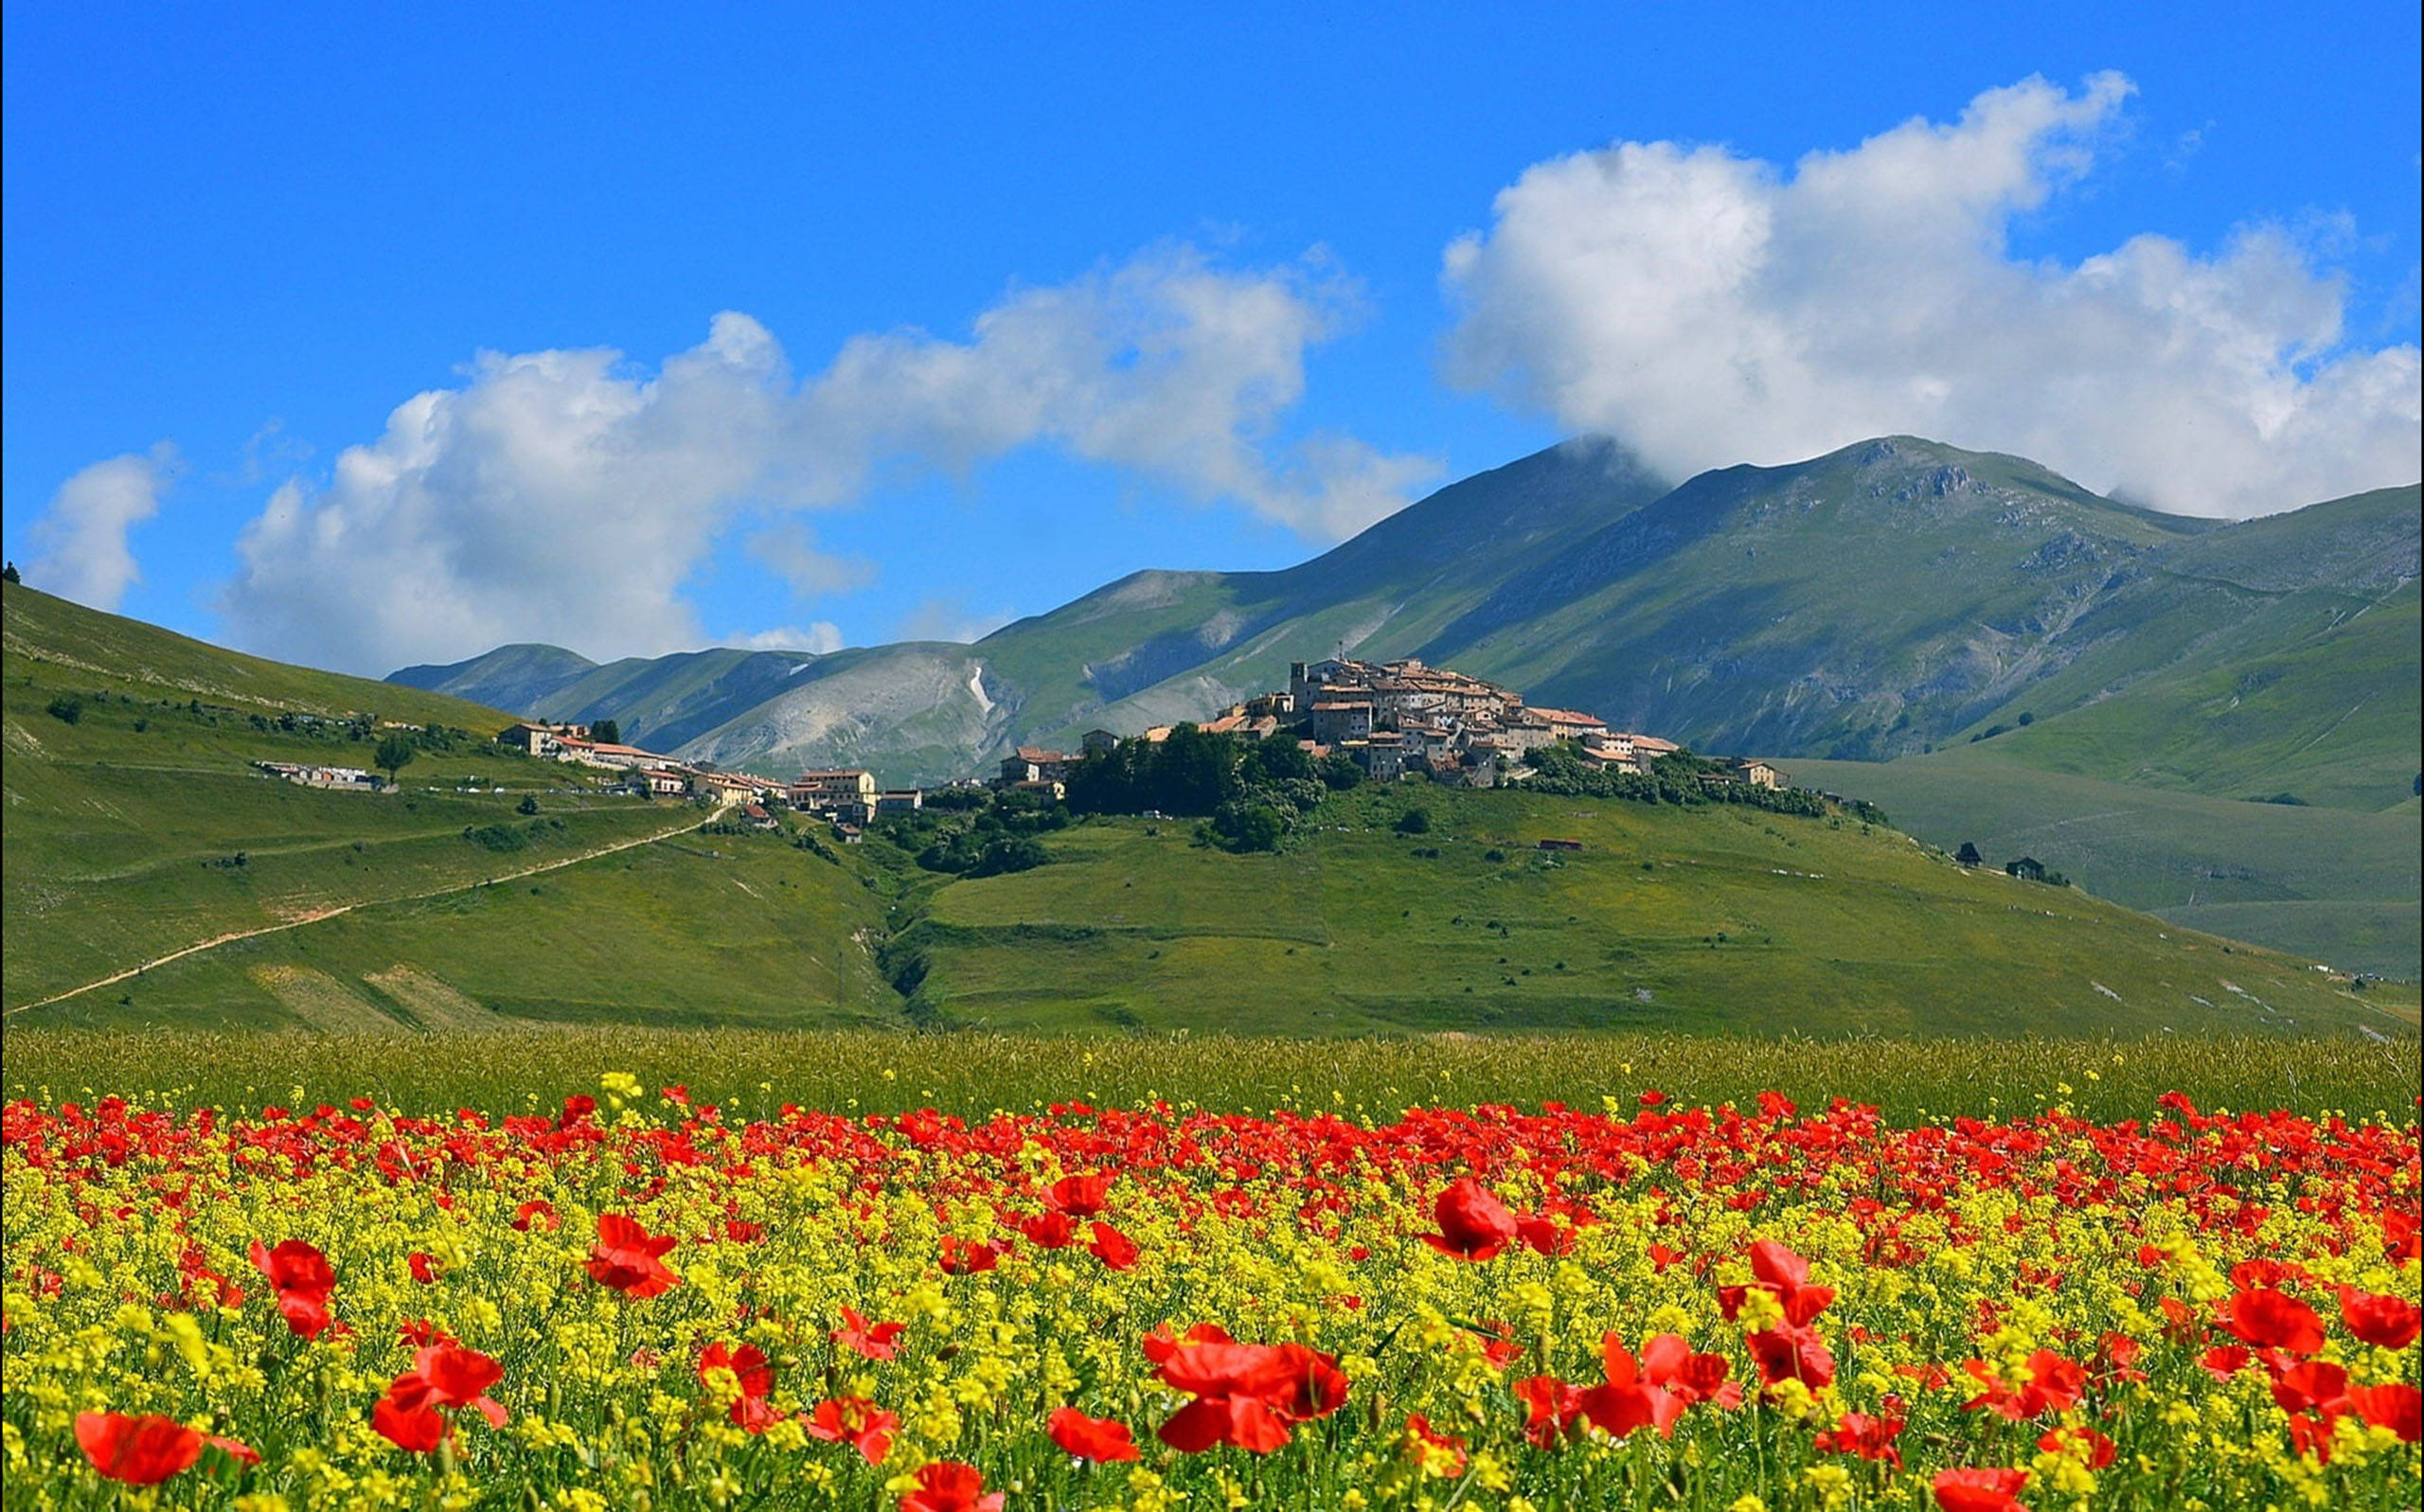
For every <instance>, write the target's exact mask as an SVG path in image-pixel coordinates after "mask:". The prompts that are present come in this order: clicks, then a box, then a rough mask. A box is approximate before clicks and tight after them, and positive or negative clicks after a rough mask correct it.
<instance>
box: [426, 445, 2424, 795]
mask: <svg viewBox="0 0 2424 1512" xmlns="http://www.w3.org/2000/svg"><path fill="white" fill-rule="evenodd" d="M2418 556H2419V550H2418V505H2417V490H2416V489H2415V488H2414V487H2409V488H2404V489H2385V490H2381V491H2379V492H2374V493H2368V494H2362V495H2358V496H2355V497H2352V498H2346V499H2340V500H2334V501H2331V502H2328V503H2325V504H2317V505H2312V506H2309V507H2306V508H2302V509H2297V510H2293V511H2290V512H2289V513H2287V514H2282V515H2275V516H2273V517H2270V518H2265V519H2259V520H2253V521H2247V522H2241V523H2237V524H2224V523H2219V522H2215V521H2210V520H2202V519H2194V518H2188V517H2183V516H2179V515H2167V514H2161V513H2156V512H2154V511H2151V510H2148V509H2143V508H2137V507H2132V506H2130V505H2128V504H2124V503H2120V502H2117V501H2114V500H2112V499H2106V498H2102V497H2099V496H2097V495H2096V494H2094V493H2093V492H2091V491H2089V490H2088V489H2083V488H2081V487H2079V486H2078V485H2076V484H2075V483H2072V482H2071V481H2069V480H2068V479H2065V478H2063V477H2061V476H2059V474H2056V473H2054V472H2052V471H2048V470H2046V469H2044V468H2041V467H2039V466H2037V465H2036V464H2034V463H2031V462H2028V461H2025V460H2023V459H2021V458H2017V457H2010V456H2002V455H1995V454H1980V453H1972V452H1964V451H1960V450H1957V449H1955V448H1952V447H1949V446H1944V445H1940V444H1937V443H1934V442H1930V441H1923V440H1917V439H1914V438H1911V437H1907V436H1895V437H1888V438H1884V439H1880V440H1875V441H1868V442H1863V443H1862V444H1860V445H1857V446H1853V447H1848V448H1845V449H1844V450H1842V451H1839V452H1836V453H1832V454H1828V455H1827V456H1823V457H1819V458H1816V459H1814V460H1812V461H1809V462H1804V463H1798V464H1795V465H1792V466H1788V467H1775V468H1756V467H1747V466H1746V467H1735V468H1727V469H1723V470H1720V471H1713V472H1707V473H1702V475H1700V476H1698V477H1695V478H1693V479H1691V480H1689V481H1688V482H1685V483H1684V484H1683V485H1682V486H1680V487H1669V486H1668V485H1667V483H1666V482H1665V481H1664V480H1662V479H1660V478H1658V477H1657V476H1656V475H1655V474H1653V473H1652V472H1650V471H1649V470H1648V469H1646V468H1645V467H1643V466H1642V465H1641V464H1640V463H1639V462H1638V461H1637V460H1636V459H1635V458H1633V457H1632V456H1631V454H1629V453H1627V452H1626V451H1625V450H1624V449H1623V448H1621V447H1619V446H1617V445H1616V444H1614V443H1613V442H1609V441H1605V440H1588V439H1586V440H1579V441H1575V442H1569V443H1566V444H1564V445H1560V446H1558V447H1553V448H1551V449H1549V450H1547V451H1544V452H1542V453H1539V454H1535V455H1532V456H1528V457H1525V458H1524V459H1522V460H1520V461H1517V462H1514V463H1511V464H1509V465H1508V466H1506V467H1503V468H1499V469H1497V470H1495V471H1489V472H1485V473H1481V474H1479V475H1477V476H1474V477H1471V478H1468V479H1465V480H1464V481H1462V482H1460V483H1457V484H1454V485H1452V486H1451V487H1449V488H1446V489H1441V490H1439V491H1438V492H1437V493H1435V494H1433V495H1431V496H1430V497H1428V498H1426V499H1424V500H1422V501H1420V502H1419V503H1417V504H1415V505H1413V506H1411V507H1408V508H1406V509H1404V510H1402V511H1400V512H1399V513H1398V514H1396V515H1394V516H1392V517H1390V518H1389V519H1387V520H1384V521H1382V522H1381V523H1380V524H1379V525H1374V526H1373V527H1372V528H1370V529H1369V530H1367V531H1365V532H1364V534H1362V535H1360V536H1357V537H1356V538H1354V539H1353V540H1351V541H1348V542H1346V543H1345V544H1343V545H1340V546H1338V547H1337V548H1336V549H1334V550H1331V551H1329V552H1327V553H1325V554H1323V555H1322V556H1319V557H1316V558H1314V559H1312V560H1310V561H1307V562H1304V563H1302V564H1300V565H1298V566H1295V567H1292V568H1289V569H1286V570H1285V571H1280V572H1262V573H1219V572H1173V571H1149V572H1140V573H1136V574H1133V575H1132V576H1130V577H1127V578H1121V579H1119V580H1118V581H1116V582H1114V583H1111V584H1108V585H1107V586H1105V587H1103V588H1100V589H1097V590H1096V591H1095V592H1093V593H1091V594H1088V595H1086V596H1083V597H1081V598H1078V599H1077V600H1075V601H1074V602H1071V603H1069V604H1066V605H1063V606H1062V607H1060V608H1059V609H1056V610H1053V611H1051V612H1050V613H1048V614H1041V615H1036V616H1033V617H1031V618H1027V619H1022V620H1019V621H1017V622H1016V623H1013V624H1011V625H1008V626H1006V627H1004V628H1003V629H1001V630H999V631H995V632H993V633H992V634H990V635H989V636H987V637H985V638H984V639H982V640H980V641H977V642H976V643H975V644H973V645H966V646H963V645H956V644H950V643H940V642H909V643H902V644H898V645H888V646H876V647H867V648H860V649H848V650H843V651H837V652H834V653H831V654H828V655H812V654H810V653H807V652H785V651H746V650H734V649H719V650H704V651H696V652H686V653H682V654H678V655H671V656H662V657H655V658H631V659H626V660H623V661H618V662H614V663H610V664H607V665H604V666H599V665H597V664H594V663H591V662H589V661H588V660H586V659H585V658H582V657H580V656H579V655H577V654H575V653H574V652H571V651H568V650H564V649H561V648H557V647H549V646H527V645H524V646H507V647H502V648H499V649H496V650H493V651H490V652H489V653H488V654H486V655H484V656H480V657H475V658H473V659H472V660H470V661H467V662H462V663H457V664H454V665H453V666H446V667H407V668H404V669H403V670H401V671H399V672H396V673H394V674H392V676H391V678H390V681H393V682H398V683H402V684H406V685H411V686H414V687H419V688H425V689H429V690H432V691H437V692H444V693H448V694H453V695H454V696H457V697H461V698H466V699H471V700H472V701H474V702H478V703H486V704H490V705H491V706H494V707H499V708H505V709H508V710H513V711H516V712H520V713H524V714H527V715H531V716H536V717H544V718H550V719H562V720H594V719H598V718H608V717H611V718H615V719H616V720H618V721H619V722H620V725H621V728H622V731H623V734H624V736H625V738H627V739H632V740H635V741H637V742H640V743H643V744H648V745H651V746H653V747H656V748H659V749H664V750H667V751H668V752H670V753H672V754H675V755H679V756H686V757H695V758H702V759H708V760H714V761H717V762H721V763H722V764H724V765H727V766H736V767H750V766H763V767H766V768H768V769H770V770H777V771H779V770H782V769H784V768H788V767H793V766H823V765H836V764H864V765H867V766H871V767H873V768H875V769H876V770H877V771H878V773H879V774H881V775H882V776H884V777H885V778H886V779H888V780H898V781H914V780H933V779H936V778H940V777H947V776H954V775H959V774H966V773H968V772H971V771H974V770H978V769H980V768H982V767H983V766H985V765H986V764H988V763H989V761H990V760H991V759H993V758H994V757H996V756H1000V755H1001V754H1003V753H1005V752H1007V751H1008V750H1009V749H1011V748H1013V747H1015V746H1017V745H1020V744H1026V743H1034V742H1039V741H1040V742H1044V743H1051V742H1053V741H1055V740H1059V741H1063V742H1065V741H1066V740H1068V739H1069V738H1070V737H1071V736H1072V735H1073V734H1074V733H1076V732H1078V731H1079V730H1081V729H1083V728H1085V727H1087V726H1089V725H1102V726H1105V727H1108V728H1111V729H1114V730H1118V731H1122V732H1133V731H1135V730H1138V729H1141V728H1143V727H1145V726H1147V725H1150V724H1155V723H1162V722H1168V721H1171V720H1181V719H1194V718H1203V717H1205V716H1207V715H1209V714H1210V713H1212V712H1213V711H1214V710H1216V709H1218V708H1219V707H1221V705H1222V704H1224V703H1229V702H1231V701H1233V700H1235V699H1238V698H1240V697H1244V696H1247V695H1249V694H1251V693H1254V692H1257V691H1260V690H1263V689H1266V688H1270V687H1274V686H1284V685H1285V684H1286V672H1287V664H1288V663H1289V662H1290V661H1291V660H1306V659H1312V658H1317V657H1319V656H1323V655H1327V654H1329V653H1330V652H1332V651H1334V650H1339V649H1345V650H1346V651H1349V652H1353V653H1356V654H1359V655H1364V656H1367V657H1396V656H1418V657H1421V658H1423V659H1424V660H1427V661H1431V662H1434V663H1437V664H1441V665H1446V666H1453V667H1456V668H1457V669H1458V670H1461V671H1468V672H1472V673H1475V674H1477V675H1480V676H1484V677H1489V678H1493V679H1496V680H1499V681H1502V682H1506V683H1508V684H1510V685H1514V686H1517V687H1520V688H1522V689H1523V690H1524V692H1525V693H1526V695H1527V696H1528V697H1529V698H1530V699H1531V700H1532V701H1533V702H1534V703H1541V704H1545V705H1554V706H1566V707H1576V708H1582V709H1587V710H1590V711H1592V712H1594V713H1595V714H1598V715H1600V716H1602V717H1604V718H1606V719H1607V720H1610V721H1612V722H1613V723H1616V724H1619V725H1622V726H1626V727H1630V728H1634V729H1640V730H1646V731H1652V732H1656V733H1659V734H1663V735H1667V736H1669V737H1672V738H1679V739H1682V740H1684V741H1686V742H1687V743H1689V744H1692V745H1694V746H1696V747H1699V748H1702V749H1714V750H1722V751H1733V752H1744V753H1756V754H1760V755H1765V756H1823V757H1827V758H1832V759H1838V760H1845V759H1848V760H1884V759H1889V758H1892V757H1895V756H1907V755H1916V754H1921V753H1924V752H1927V751H1931V750H1934V749H1935V748H1937V747H1939V746H1944V745H1950V744H1952V743H1955V742H1957V741H1961V740H1964V739H1966V738H1968V737H1969V736H1970V735H1973V734H1979V733H1982V732H1983V731H1984V730H1986V729H1988V728H1991V727H1992V726H1993V725H1995V724H1996V723H1998V722H2001V723H2004V724H2005V725H2006V726H2009V727H2013V728H2017V727H2018V721H2019V720H2022V719H2023V717H2024V718H2025V719H2026V720H2027V721H2028V723H2029V724H2030V725H2040V724H2041V723H2042V724H2043V726H2044V727H2043V728H2040V729H2032V730H2030V731H2028V732H2027V734H2026V735H2025V736H2024V737H2023V738H2020V739H2016V740H2013V741H2012V742H2011V743H2012V745H2013V746H2014V747H2015V748H2017V747H2022V746H2026V747H2029V748H2031V749H2037V748H2043V747H2048V746H2049V742H2048V741H2047V739H2046V737H2047V736H2048V735H2049V734H2050V733H2051V729H2052V725H2051V723H2050V722H2049V721H2051V720H2053V719H2054V718H2055V717H2058V716H2067V717H2068V726H2067V727H2068V728H2071V729H2075V730H2076V731H2078V732H2080V733H2079V736H2078V738H2077V740H2076V742H2075V743H2076V744H2079V745H2083V746H2103V747H2108V748H2112V749H2109V750H2108V751H2107V752H2106V753H2105V754H2104V755H2103V756H2100V757H2098V756H2080V755H2077V754H2076V753H2064V754H2062V755H2060V756H2053V757H2051V758H2050V759H2051V764H2053V765H2056V766H2062V765H2064V763H2066V762H2070V761H2074V760H2084V761H2086V762H2087V763H2088V764H2089V765H2092V766H2094V765H2099V764H2100V765H2101V766H2102V767H2104V768H2106V769H2108V770H2105V771H2102V772H2100V773H2099V774H2102V775H2111V776H2121V777H2128V778H2132V779H2137V780H2150V781H2152V782H2154V783H2156V784H2157V785H2176V786H2181V787H2184V788H2187V789H2190V790H2192V791H2211V792H2225V793H2228V794H2230V795H2234V796H2256V795H2264V794H2259V793H2258V792H2256V791H2255V790H2259V789H2264V788H2265V786H2266V784H2267V783H2273V782H2275V781H2276V780H2277V779H2279V778H2281V776H2282V775H2283V774H2284V773H2285V772H2286V771H2287V770H2288V765H2289V764H2290V763H2293V762H2294V763H2296V764H2297V766H2298V770H2299V773H2300V774H2309V773H2310V772H2311V770H2312V768H2313V767H2314V765H2315V756H2314V755H2313V751H2312V748H2313V747H2314V746H2315V745H2316V744H2318V743H2321V742H2322V741H2323V740H2325V739H2327V740H2328V741H2329V742H2330V743H2331V746H2332V749H2331V751H2330V752H2329V757H2330V759H2331V761H2332V763H2333V770H2332V771H2331V773H2330V774H2328V776H2327V777H2323V778H2318V779H2315V780H2314V781H2313V782H2311V783H2310V784H2309V785H2312V786H2317V788H2318V792H2320V793H2321V794H2322V796H2321V797H2320V799H2318V797H2317V796H2316V795H2315V794H2301V796H2304V797H2306V798H2307V799H2308V801H2309V802H2312V801H2325V802H2332V803H2344V804H2345V805H2346V806H2350V807H2356V808H2361V809H2379V808H2385V807H2388V806H2390V805H2392V804H2395V803H2397V802H2398V801H2399V800H2401V799H2403V798H2406V797H2409V796H2411V795H2412V794H2411V793H2410V792H2408V791H2407V790H2408V788H2409V787H2410V785H2411V779H2413V778H2414V776H2415V774H2416V769H2417V761H2416V756H2417V746H2418V740H2417V736H2416V731H2417V724H2418V718H2417V708H2418V705H2417V697H2416V689H2415V678H2414V676H2413V675H2412V674H2413V671H2414V667H2415V627H2416V602H2417V597H2416V592H2417V590H2416V584H2417V578H2418V576H2419V571H2418ZM2218 680H2219V681H2218ZM2234 680H2237V682H2238V683H2244V684H2245V686H2243V687H2236V689H2235V691H2236V692H2237V700H2236V702H2235V703H2234V706H2233V707H2232V708H2231V709H2230V710H2229V711H2228V714H2227V716H2226V717H2222V718H2219V719H2218V720H2216V721H2214V722H2212V724H2211V727H2210V728H2196V727H2194V726H2195V725H2196V723H2197V722H2198V721H2193V720H2183V719H2182V718H2181V717H2180V716H2181V715H2182V713H2183V710H2184V709H2186V708H2187V707H2189V706H2191V705H2196V704H2199V703H2202V702H2204V701H2206V700H2207V699H2208V698H2209V697H2210V696H2211V695H2212V694H2213V693H2215V692H2216V691H2217V690H2219V689H2220V688H2221V687H2222V686H2223V685H2225V684H2232V683H2233V682H2234ZM2359 684H2362V685H2359ZM2343 698H2345V699H2346V702H2341V700H2343ZM2317 719H2320V720H2324V721H2325V723H2326V725H2329V726H2331V733H2330V734H2329V735H2328V736H2325V735H2323V733H2322V731H2321V730H2320V729H2318V728H2315V727H2312V724H2311V721H2312V720H2317ZM2143 721H2153V722H2156V723H2159V724H2161V725H2162V726H2163V727H2164V729H2165V732H2166V733H2165V735H2164V737H2163V738H2162V739H2160V740H2157V741H2156V742H2155V748H2153V749H2148V750H2143V751H2142V750H2139V749H2137V748H2136V746H2137V745H2139V744H2143V743H2144V742H2143V741H2139V740H2138V739H2137V736H2136V734H2135V733H2134V732H2128V731H2124V732H2123V733H2121V734H2119V735H2116V734H2115V732H2116V730H2122V728H2123V727H2125V726H2130V725H2133V724H2135V723H2138V722H2143ZM2351 721H2353V727H2352V724H2351ZM2183 742H2185V745H2186V746H2189V747H2195V746H2201V745H2206V744H2219V745H2221V746H2226V747H2227V748H2228V750H2229V752H2230V753H2231V754H2230V756H2228V758H2226V759H2221V760H2219V761H2215V760H2211V759H2208V756H2209V755H2210V753H2203V752H2200V751H2197V750H2190V749H2183ZM2062 743H2064V742H2060V741H2055V742H2050V744H2062ZM2121 747H2130V749H2127V750H2124V749H2120V748H2121ZM2141 769H2145V770H2141ZM2241 790H2245V791H2243V792H2242V791H2241Z"/></svg>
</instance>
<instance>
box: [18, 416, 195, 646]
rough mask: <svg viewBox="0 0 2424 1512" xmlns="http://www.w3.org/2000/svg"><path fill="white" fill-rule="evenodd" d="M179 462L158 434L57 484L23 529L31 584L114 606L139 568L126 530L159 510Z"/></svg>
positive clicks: (140, 577) (139, 577)
mask: <svg viewBox="0 0 2424 1512" xmlns="http://www.w3.org/2000/svg"><path fill="white" fill-rule="evenodd" d="M180 465H181V464H180V462H179V459H178V456H177V449H176V448H175V447H173V446H171V445H169V443H168V442H166V441H162V442H161V443H160V444H159V445H157V446H155V447H153V448H152V449H151V451H149V452H129V453H127V454H124V455H122V456H114V457H110V458H108V459H107V460H105V461H100V462H96V463H94V464H93V465H92V466H90V467H88V468H86V469H84V470H83V471H80V472H78V473H77V474H76V475H75V476H74V477H71V478H69V479H68V480H67V481H66V482H65V483H62V484H61V485H60V486H59V491H58V492H57V493H54V494H52V495H51V496H50V506H49V507H48V508H47V509H45V511H44V513H43V517H42V518H41V519H40V520H37V521H36V522H34V525H33V529H32V531H31V532H30V537H31V541H32V543H33V547H34V551H35V553H36V555H35V557H34V559H33V560H31V561H28V562H27V564H26V575H27V579H28V580H29V581H31V582H32V583H33V585H34V586H35V587H37V588H40V589H43V590H44V591H45V592H47V593H54V594H57V595H59V596H61V597H62V598H72V599H74V600H76V601H77V602H78V603H80V604H89V605H91V606H92V607H93V608H95V609H111V610H114V609H116V608H117V606H118V604H119V603H120V602H121V601H122V600H123V599H124V598H125V597H126V591H127V589H129V588H131V587H133V586H134V584H136V583H138V582H141V581H142V580H143V571H142V569H141V567H139V566H138V565H137V564H136V563H135V560H134V551H133V550H132V549H131V548H130V547H129V546H128V545H127V543H126V536H127V532H128V531H129V530H131V529H133V528H134V526H136V525H140V524H142V523H143V522H144V521H146V520H149V519H151V517H152V516H153V515H155V514H157V513H159V512H160V498H161V496H162V495H163V494H165V493H167V492H168V491H169V487H170V486H171V485H172V484H173V483H174V481H175V478H176V473H177V471H178V468H179V467H180Z"/></svg>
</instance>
